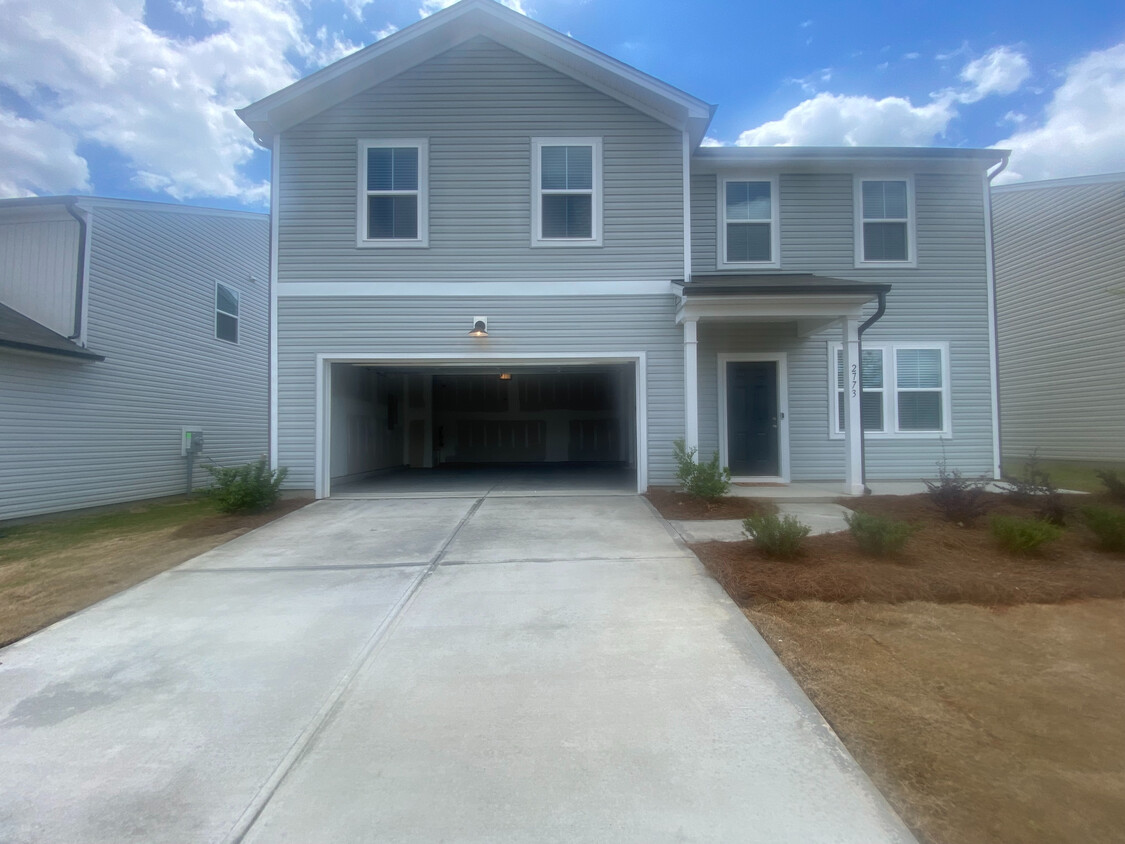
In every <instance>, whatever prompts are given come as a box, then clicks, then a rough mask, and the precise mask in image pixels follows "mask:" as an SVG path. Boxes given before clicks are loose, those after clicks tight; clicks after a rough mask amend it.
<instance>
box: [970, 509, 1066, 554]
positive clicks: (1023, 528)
mask: <svg viewBox="0 0 1125 844" xmlns="http://www.w3.org/2000/svg"><path fill="white" fill-rule="evenodd" d="M988 526H989V529H990V530H991V531H992V538H993V539H995V540H996V541H997V542H998V543H999V544H1000V547H1001V548H1003V549H1004V550H1005V551H1009V552H1011V553H1013V554H1034V553H1036V552H1037V551H1038V550H1039V548H1040V546H1042V545H1044V544H1045V543H1047V542H1054V541H1055V540H1056V539H1058V538H1059V537H1060V536H1062V535H1063V530H1062V528H1060V527H1059V526H1058V525H1052V524H1050V523H1049V522H1045V521H1043V520H1042V519H1021V518H1018V517H1016V516H993V517H992V518H991V519H989V525H988Z"/></svg>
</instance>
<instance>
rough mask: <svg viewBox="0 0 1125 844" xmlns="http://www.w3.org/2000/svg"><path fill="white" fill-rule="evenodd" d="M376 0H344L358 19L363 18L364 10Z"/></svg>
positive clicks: (348, 8) (345, 4)
mask: <svg viewBox="0 0 1125 844" xmlns="http://www.w3.org/2000/svg"><path fill="white" fill-rule="evenodd" d="M374 2H375V0H344V7H345V8H346V9H347V10H348V11H349V12H351V13H352V17H354V18H355V19H356V20H357V21H361V20H363V11H364V9H366V8H367V7H368V6H370V5H371V4H372V3H374Z"/></svg>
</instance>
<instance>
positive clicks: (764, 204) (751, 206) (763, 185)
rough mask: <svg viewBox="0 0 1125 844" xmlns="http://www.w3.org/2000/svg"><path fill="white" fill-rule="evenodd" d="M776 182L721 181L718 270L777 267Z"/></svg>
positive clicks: (778, 254) (778, 262) (779, 247)
mask: <svg viewBox="0 0 1125 844" xmlns="http://www.w3.org/2000/svg"><path fill="white" fill-rule="evenodd" d="M777 205H778V202H777V179H753V180H749V179H745V180H744V179H722V180H721V183H720V190H719V218H720V220H721V224H720V226H719V266H743V267H778V266H780V264H781V260H780V251H781V244H780V236H779V231H778V222H777Z"/></svg>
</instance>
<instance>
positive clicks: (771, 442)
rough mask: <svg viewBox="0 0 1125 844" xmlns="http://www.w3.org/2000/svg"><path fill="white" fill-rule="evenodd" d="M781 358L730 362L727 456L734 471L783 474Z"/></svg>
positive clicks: (764, 475)
mask: <svg viewBox="0 0 1125 844" xmlns="http://www.w3.org/2000/svg"><path fill="white" fill-rule="evenodd" d="M778 418H779V409H778V400H777V361H773V360H763V361H729V362H728V363H727V458H728V464H729V466H730V471H731V474H732V475H734V476H735V477H744V478H775V477H779V476H780V475H781V461H780V459H779V455H780V448H779V445H780V443H779V439H778V436H779V434H778V432H779V430H780V429H779V427H778Z"/></svg>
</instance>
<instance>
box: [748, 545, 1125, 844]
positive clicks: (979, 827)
mask: <svg viewBox="0 0 1125 844" xmlns="http://www.w3.org/2000/svg"><path fill="white" fill-rule="evenodd" d="M1123 564H1125V561H1123ZM746 614H747V615H748V616H749V618H750V620H751V622H753V623H754V625H755V626H757V628H758V629H759V630H760V631H762V633H763V635H764V636H765V637H766V639H767V640H768V641H769V642H770V644H771V646H772V647H773V648H774V650H775V651H776V652H777V653H778V655H779V656H780V657H781V659H782V661H783V662H784V663H785V664H786V666H787V667H788V668H789V670H790V671H792V672H793V673H794V675H795V676H796V677H797V679H798V681H799V682H800V683H801V685H802V686H803V687H804V689H805V691H806V692H807V693H808V694H809V696H810V697H811V698H812V700H813V702H814V703H815V704H816V705H817V707H818V708H819V709H820V711H821V712H822V713H824V715H825V717H826V718H827V719H828V721H829V722H830V723H831V724H832V726H833V727H834V728H835V729H836V731H837V733H839V735H840V737H841V738H842V739H843V741H844V743H845V744H846V745H847V747H848V749H849V750H850V751H851V752H852V754H853V755H855V756H856V757H857V759H858V760H859V762H860V764H861V765H862V766H863V768H864V770H866V771H867V773H868V774H869V775H870V776H871V778H872V779H873V780H874V781H875V783H876V785H878V787H879V788H880V789H881V790H882V792H883V793H884V794H885V795H886V796H887V798H888V799H889V800H890V802H891V803H892V805H894V807H895V809H896V810H897V811H898V812H899V814H900V815H901V816H902V818H903V819H904V820H905V821H906V822H907V823H908V824H909V825H910V826H911V828H912V829H913V830H914V832H915V834H916V835H917V836H918V838H919V840H920V841H922V842H926V844H1069V843H1070V842H1073V844H1109V842H1121V841H1123V840H1125V717H1123V716H1122V712H1125V602H1123V601H1081V602H1075V603H1067V604H1053V605H1042V604H1038V605H1036V604H1031V605H1025V606H1019V607H1007V608H1001V609H988V608H984V607H976V606H969V605H964V604H953V605H936V604H931V603H906V604H866V603H853V604H833V603H825V602H821V601H798V602H781V603H775V604H769V605H764V606H760V607H756V608H754V609H747V610H746Z"/></svg>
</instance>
